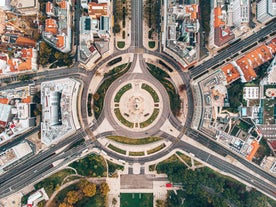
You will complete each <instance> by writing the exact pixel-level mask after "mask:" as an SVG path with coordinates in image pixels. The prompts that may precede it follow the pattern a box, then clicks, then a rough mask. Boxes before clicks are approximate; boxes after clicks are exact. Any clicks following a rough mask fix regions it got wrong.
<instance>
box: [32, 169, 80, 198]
mask: <svg viewBox="0 0 276 207" xmlns="http://www.w3.org/2000/svg"><path fill="white" fill-rule="evenodd" d="M72 174H75V172H74V171H73V170H71V169H64V170H61V171H59V172H57V173H55V174H53V175H51V176H50V177H48V178H45V179H44V180H42V181H40V182H39V183H37V184H35V185H34V187H35V189H36V190H38V189H40V188H43V187H44V189H45V191H46V193H47V195H48V196H49V197H50V196H51V195H52V194H53V193H54V191H55V190H56V188H58V187H59V186H60V185H61V183H62V181H63V179H64V178H65V177H66V176H68V175H72Z"/></svg>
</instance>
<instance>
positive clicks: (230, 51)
mask: <svg viewBox="0 0 276 207" xmlns="http://www.w3.org/2000/svg"><path fill="white" fill-rule="evenodd" d="M275 30H276V21H274V22H271V23H270V24H269V25H268V26H266V27H265V28H263V29H261V30H260V31H258V32H256V33H254V34H253V35H251V36H249V37H247V38H245V39H243V40H241V41H239V42H237V43H236V44H233V45H231V46H230V47H228V48H227V49H225V50H223V51H221V52H219V53H218V54H217V55H216V56H214V57H213V58H211V59H209V60H207V61H206V62H204V63H202V64H201V65H199V66H196V67H194V68H191V69H190V73H191V76H192V77H193V78H195V77H197V76H199V75H200V74H202V73H204V72H206V71H207V70H209V69H210V68H212V67H213V66H215V65H217V64H219V63H220V62H223V61H224V60H225V59H227V58H228V57H230V56H232V55H234V54H236V53H238V52H239V51H241V50H242V49H244V48H247V47H248V46H250V45H252V44H253V43H255V42H257V41H258V40H260V39H261V38H263V37H265V36H266V35H268V34H270V33H272V32H274V31H275Z"/></svg>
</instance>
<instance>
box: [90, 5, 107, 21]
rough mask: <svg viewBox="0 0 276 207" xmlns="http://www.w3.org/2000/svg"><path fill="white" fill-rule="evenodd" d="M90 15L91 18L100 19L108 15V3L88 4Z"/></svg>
mask: <svg viewBox="0 0 276 207" xmlns="http://www.w3.org/2000/svg"><path fill="white" fill-rule="evenodd" d="M88 13H89V15H90V16H91V17H94V18H100V16H106V15H108V5H107V3H102V4H97V3H95V2H90V3H89V4H88Z"/></svg>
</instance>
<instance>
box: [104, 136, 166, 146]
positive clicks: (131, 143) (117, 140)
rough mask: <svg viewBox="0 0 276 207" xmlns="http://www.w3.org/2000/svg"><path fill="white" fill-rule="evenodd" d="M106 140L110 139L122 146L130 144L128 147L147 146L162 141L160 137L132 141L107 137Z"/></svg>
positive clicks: (125, 138) (130, 139)
mask: <svg viewBox="0 0 276 207" xmlns="http://www.w3.org/2000/svg"><path fill="white" fill-rule="evenodd" d="M106 138H108V139H111V140H113V141H115V142H119V143H122V144H130V145H141V144H149V143H153V142H157V141H159V140H162V138H160V137H146V138H141V139H139V138H138V139H134V138H128V137H122V136H107V137H106Z"/></svg>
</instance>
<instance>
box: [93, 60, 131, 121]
mask: <svg viewBox="0 0 276 207" xmlns="http://www.w3.org/2000/svg"><path fill="white" fill-rule="evenodd" d="M115 60H116V59H115ZM130 66H131V63H129V64H122V65H119V66H117V67H115V68H114V69H113V70H111V71H109V72H108V73H106V74H105V75H104V82H103V83H102V84H101V85H100V87H99V88H98V90H97V92H96V93H95V94H94V113H95V117H96V119H97V118H99V116H100V114H101V112H102V109H103V104H104V97H105V94H106V91H107V90H108V88H109V86H110V85H111V84H112V83H113V82H114V81H115V80H116V79H117V78H119V77H121V76H122V75H123V74H125V73H126V72H127V71H128V70H129V68H130Z"/></svg>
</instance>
